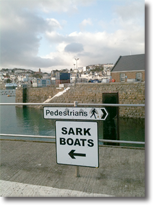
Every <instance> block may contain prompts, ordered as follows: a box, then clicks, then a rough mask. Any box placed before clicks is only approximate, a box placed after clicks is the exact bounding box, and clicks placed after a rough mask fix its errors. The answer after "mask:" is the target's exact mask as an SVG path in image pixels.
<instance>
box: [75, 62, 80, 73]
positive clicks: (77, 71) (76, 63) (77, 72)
mask: <svg viewBox="0 0 165 217" xmlns="http://www.w3.org/2000/svg"><path fill="white" fill-rule="evenodd" d="M75 60H76V70H77V75H78V68H77V60H79V58H75Z"/></svg>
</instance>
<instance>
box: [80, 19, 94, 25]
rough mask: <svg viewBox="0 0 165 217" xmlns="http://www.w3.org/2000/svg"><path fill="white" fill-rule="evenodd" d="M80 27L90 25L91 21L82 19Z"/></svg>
mask: <svg viewBox="0 0 165 217" xmlns="http://www.w3.org/2000/svg"><path fill="white" fill-rule="evenodd" d="M80 25H81V26H86V25H92V21H91V19H90V18H88V19H84V20H83V21H82V22H81V23H80Z"/></svg>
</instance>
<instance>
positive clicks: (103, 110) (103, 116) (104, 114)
mask: <svg viewBox="0 0 165 217" xmlns="http://www.w3.org/2000/svg"><path fill="white" fill-rule="evenodd" d="M101 111H102V112H103V115H102V116H101V119H104V118H105V116H106V115H107V113H106V112H105V109H101Z"/></svg>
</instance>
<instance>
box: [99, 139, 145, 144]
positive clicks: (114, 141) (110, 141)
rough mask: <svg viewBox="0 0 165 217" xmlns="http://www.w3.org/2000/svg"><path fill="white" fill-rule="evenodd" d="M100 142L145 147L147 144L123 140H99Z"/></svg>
mask: <svg viewBox="0 0 165 217" xmlns="http://www.w3.org/2000/svg"><path fill="white" fill-rule="evenodd" d="M99 141H100V142H109V143H125V144H139V145H145V142H138V141H122V140H106V139H99Z"/></svg>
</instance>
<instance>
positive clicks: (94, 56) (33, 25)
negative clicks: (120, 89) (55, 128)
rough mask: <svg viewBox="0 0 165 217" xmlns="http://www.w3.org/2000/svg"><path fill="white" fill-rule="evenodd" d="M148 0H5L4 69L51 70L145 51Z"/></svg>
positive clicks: (1, 4)
mask: <svg viewBox="0 0 165 217" xmlns="http://www.w3.org/2000/svg"><path fill="white" fill-rule="evenodd" d="M144 6H145V5H144V0H0V40H1V46H0V69H1V68H2V67H3V68H4V67H5V68H14V67H18V68H19V67H20V68H21V67H22V68H26V69H33V70H38V69H39V68H41V70H42V71H47V72H51V70H52V69H63V68H68V69H70V68H74V64H75V58H79V61H78V67H80V66H86V65H90V64H99V63H100V64H105V63H115V62H116V60H117V58H118V57H119V56H120V55H130V54H140V53H144V52H145V44H144V43H145V42H144V41H145V39H144V28H145V26H144V16H145V15H144V13H145V8H144Z"/></svg>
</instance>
